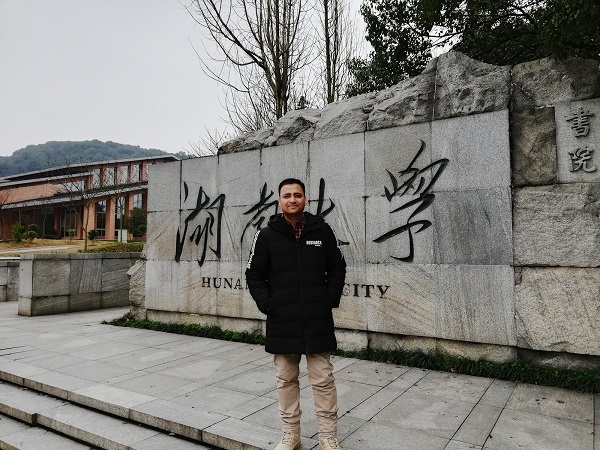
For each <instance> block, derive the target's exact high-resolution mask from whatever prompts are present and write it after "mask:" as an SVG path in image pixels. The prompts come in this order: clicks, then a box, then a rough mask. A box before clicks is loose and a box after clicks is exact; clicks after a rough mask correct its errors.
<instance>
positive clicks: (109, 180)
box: [104, 167, 115, 186]
mask: <svg viewBox="0 0 600 450" xmlns="http://www.w3.org/2000/svg"><path fill="white" fill-rule="evenodd" d="M114 184H115V168H114V167H107V168H106V179H105V180H104V185H105V186H112V185H114Z"/></svg>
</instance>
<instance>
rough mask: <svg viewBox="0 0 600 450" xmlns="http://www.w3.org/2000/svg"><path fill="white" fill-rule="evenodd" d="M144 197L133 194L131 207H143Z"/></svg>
mask: <svg viewBox="0 0 600 450" xmlns="http://www.w3.org/2000/svg"><path fill="white" fill-rule="evenodd" d="M143 205H144V198H143V196H142V194H135V195H134V196H133V207H134V208H140V209H141V208H143V207H144V206H143Z"/></svg>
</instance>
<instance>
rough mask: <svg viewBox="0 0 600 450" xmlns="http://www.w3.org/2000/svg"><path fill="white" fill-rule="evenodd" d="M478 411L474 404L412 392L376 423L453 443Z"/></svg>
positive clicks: (397, 400)
mask: <svg viewBox="0 0 600 450" xmlns="http://www.w3.org/2000/svg"><path fill="white" fill-rule="evenodd" d="M474 407H475V404H473V403H468V402H462V401H459V400H448V399H446V398H441V397H437V396H435V395H427V394H419V393H412V392H410V391H409V392H406V393H404V394H403V395H402V396H400V397H398V398H397V399H396V400H394V401H393V402H392V403H390V404H389V405H388V406H386V407H385V408H384V409H383V410H382V411H381V412H380V413H379V414H377V415H376V416H375V417H373V419H372V421H373V422H377V423H381V424H383V425H387V426H390V427H398V428H402V429H409V430H415V431H419V432H422V433H424V434H431V435H434V436H439V437H443V438H447V439H450V438H452V436H454V434H455V433H456V431H457V430H458V429H459V428H460V426H461V425H462V423H463V422H464V421H465V419H466V418H467V416H468V415H469V414H470V413H471V411H472V410H473V408H474Z"/></svg>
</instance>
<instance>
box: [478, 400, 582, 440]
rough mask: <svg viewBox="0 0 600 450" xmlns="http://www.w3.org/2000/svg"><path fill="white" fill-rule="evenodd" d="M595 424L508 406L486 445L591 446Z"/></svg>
mask: <svg viewBox="0 0 600 450" xmlns="http://www.w3.org/2000/svg"><path fill="white" fill-rule="evenodd" d="M593 427H594V425H592V424H590V423H586V422H579V421H575V420H565V419H558V418H556V417H550V416H547V415H543V414H535V413H531V412H525V411H514V410H511V409H505V410H504V411H502V414H500V417H499V419H498V422H497V423H496V425H495V426H494V428H493V429H492V431H491V433H490V437H489V439H488V440H487V441H486V443H485V446H484V448H490V449H494V450H513V449H514V450H517V449H519V450H522V449H524V448H526V449H527V450H566V449H577V450H584V449H586V450H591V449H593V445H594V443H593V442H594V436H593Z"/></svg>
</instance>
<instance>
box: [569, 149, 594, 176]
mask: <svg viewBox="0 0 600 450" xmlns="http://www.w3.org/2000/svg"><path fill="white" fill-rule="evenodd" d="M593 154H594V150H593V149H591V148H589V147H588V146H587V145H586V146H585V147H582V148H577V149H575V150H573V151H572V152H569V156H570V157H571V172H577V171H578V170H580V169H583V171H584V172H588V173H589V172H595V171H596V166H595V165H594V163H593V162H592V155H593Z"/></svg>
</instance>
